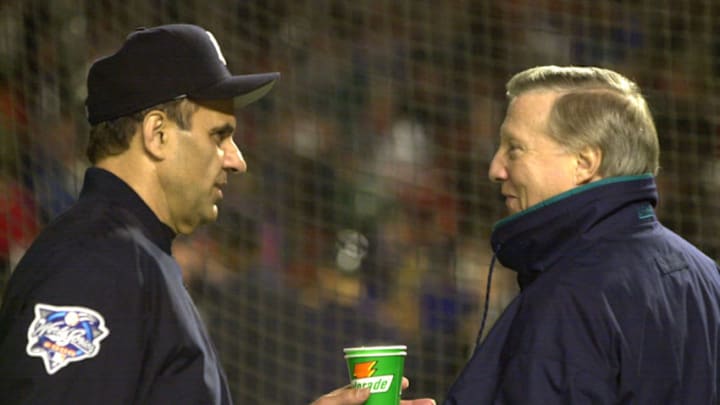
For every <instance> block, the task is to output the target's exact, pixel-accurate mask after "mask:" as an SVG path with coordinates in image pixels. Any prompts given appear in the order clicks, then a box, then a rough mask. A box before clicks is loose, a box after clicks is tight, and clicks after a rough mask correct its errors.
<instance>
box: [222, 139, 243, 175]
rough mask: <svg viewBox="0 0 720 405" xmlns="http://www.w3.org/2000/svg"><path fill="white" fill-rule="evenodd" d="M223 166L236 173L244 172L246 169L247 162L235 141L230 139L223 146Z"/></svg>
mask: <svg viewBox="0 0 720 405" xmlns="http://www.w3.org/2000/svg"><path fill="white" fill-rule="evenodd" d="M223 168H225V169H226V170H230V171H233V172H238V173H245V172H246V171H247V163H246V162H245V159H244V158H243V155H242V152H240V149H239V148H238V147H237V145H236V144H235V142H232V141H231V142H229V143H228V145H227V146H226V147H225V156H224V161H223Z"/></svg>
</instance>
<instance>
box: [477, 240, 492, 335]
mask: <svg viewBox="0 0 720 405" xmlns="http://www.w3.org/2000/svg"><path fill="white" fill-rule="evenodd" d="M496 258H497V254H496V253H495V252H493V257H492V260H491V261H490V269H489V270H488V277H487V287H486V288H485V308H484V309H483V315H482V320H481V321H480V331H478V334H477V338H476V339H475V347H477V346H479V345H480V340H482V334H483V330H485V321H487V314H488V308H489V307H490V286H491V285H492V274H493V270H494V269H495V259H496Z"/></svg>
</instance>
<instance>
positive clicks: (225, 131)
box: [210, 124, 235, 137]
mask: <svg viewBox="0 0 720 405" xmlns="http://www.w3.org/2000/svg"><path fill="white" fill-rule="evenodd" d="M234 132H235V127H234V126H232V125H230V124H225V125H223V126H219V127H214V128H211V129H210V135H220V136H223V137H227V136H232V134H233V133H234Z"/></svg>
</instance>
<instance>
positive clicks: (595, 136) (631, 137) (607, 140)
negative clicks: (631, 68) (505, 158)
mask: <svg viewBox="0 0 720 405" xmlns="http://www.w3.org/2000/svg"><path fill="white" fill-rule="evenodd" d="M506 89H507V95H508V97H509V98H510V99H511V100H512V99H514V98H515V97H517V96H519V95H521V94H523V93H526V92H530V91H552V92H558V93H560V96H559V97H558V98H557V99H556V100H555V103H554V105H553V107H552V109H551V111H550V116H549V118H548V131H547V132H548V135H549V136H550V137H551V138H552V139H553V140H555V141H556V142H558V143H559V144H560V145H563V146H565V147H566V148H567V149H568V150H570V151H579V150H581V149H582V148H584V147H587V146H591V147H597V148H599V149H600V150H601V151H602V156H603V158H602V163H601V165H600V168H599V174H600V175H601V176H603V177H614V176H625V175H636V174H644V173H652V174H657V172H658V169H659V160H660V145H659V141H658V136H657V131H656V129H655V124H654V122H653V118H652V114H651V113H650V109H649V107H648V105H647V102H646V101H645V98H644V97H643V95H642V93H641V91H640V88H639V87H638V85H637V84H635V83H634V82H633V81H631V80H629V79H628V78H626V77H625V76H623V75H621V74H619V73H617V72H614V71H612V70H608V69H602V68H597V67H559V66H539V67H534V68H531V69H527V70H524V71H522V72H520V73H518V74H516V75H515V76H513V77H512V78H511V79H510V80H509V81H508V82H507V85H506Z"/></svg>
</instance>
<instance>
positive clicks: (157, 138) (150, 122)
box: [142, 110, 169, 160]
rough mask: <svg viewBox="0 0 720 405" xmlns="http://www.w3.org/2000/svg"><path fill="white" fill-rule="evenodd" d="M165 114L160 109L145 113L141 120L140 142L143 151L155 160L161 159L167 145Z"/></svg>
mask: <svg viewBox="0 0 720 405" xmlns="http://www.w3.org/2000/svg"><path fill="white" fill-rule="evenodd" d="M168 123H169V120H168V118H167V115H166V114H165V113H164V112H162V111H160V110H153V111H150V112H149V113H147V114H145V118H144V119H143V122H142V143H143V148H144V149H145V152H147V153H148V154H149V155H150V156H152V157H153V158H154V159H157V160H163V159H164V158H165V155H166V153H167V146H168V133H167V132H168V131H167V130H168V127H169V126H168Z"/></svg>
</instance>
